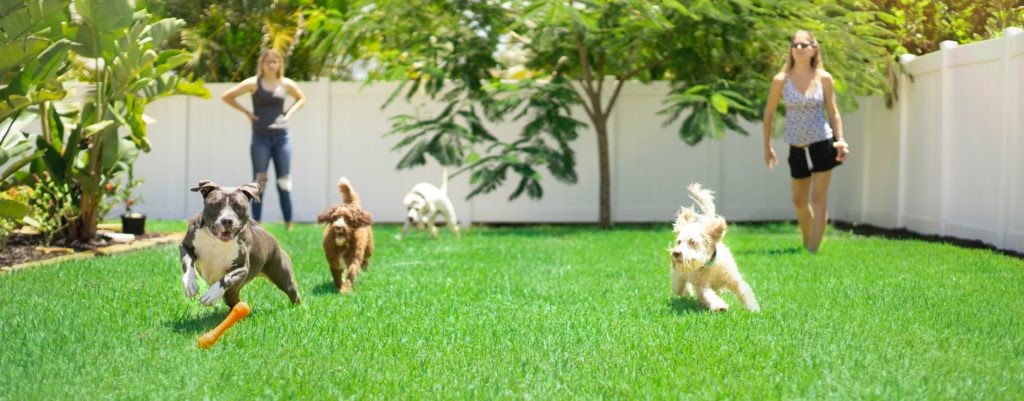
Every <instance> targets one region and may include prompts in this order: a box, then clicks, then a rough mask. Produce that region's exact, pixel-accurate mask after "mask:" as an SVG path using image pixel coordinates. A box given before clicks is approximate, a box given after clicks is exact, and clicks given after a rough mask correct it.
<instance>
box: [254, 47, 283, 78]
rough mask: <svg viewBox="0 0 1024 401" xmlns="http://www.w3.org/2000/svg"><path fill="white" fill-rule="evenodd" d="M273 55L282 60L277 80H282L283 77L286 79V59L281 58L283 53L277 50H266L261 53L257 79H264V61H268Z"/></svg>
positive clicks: (257, 64) (257, 66) (257, 62)
mask: <svg viewBox="0 0 1024 401" xmlns="http://www.w3.org/2000/svg"><path fill="white" fill-rule="evenodd" d="M271 55H274V56H277V58H278V59H280V60H281V64H280V66H279V67H278V69H277V79H281V78H282V77H284V57H283V56H281V52H279V51H277V50H275V49H264V50H263V51H262V52H260V58H259V59H258V60H256V77H257V78H261V79H262V78H263V61H264V60H266V59H267V57H270V56H271Z"/></svg>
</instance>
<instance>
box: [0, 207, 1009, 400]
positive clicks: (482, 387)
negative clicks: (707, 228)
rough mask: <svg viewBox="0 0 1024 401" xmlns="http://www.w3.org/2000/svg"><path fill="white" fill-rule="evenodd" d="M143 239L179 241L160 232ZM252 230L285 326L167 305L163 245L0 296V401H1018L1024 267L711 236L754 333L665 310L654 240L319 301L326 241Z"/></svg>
mask: <svg viewBox="0 0 1024 401" xmlns="http://www.w3.org/2000/svg"><path fill="white" fill-rule="evenodd" d="M155 223H156V224H155V225H151V226H149V227H148V229H149V230H150V231H180V230H181V229H184V223H183V222H155ZM268 229H269V230H270V231H271V232H272V233H274V234H275V235H276V236H277V237H278V238H279V239H280V240H281V241H282V243H283V246H284V248H285V249H286V250H287V251H288V252H289V254H290V255H291V257H292V259H293V262H294V264H295V266H296V275H297V277H298V279H299V285H300V288H301V293H302V296H303V305H302V306H299V307H292V306H291V305H289V303H288V301H287V298H286V297H285V296H284V294H283V293H281V292H280V291H278V290H277V289H276V288H274V287H273V285H271V284H270V283H269V282H268V281H266V280H262V279H260V280H257V281H254V282H253V283H251V284H250V285H249V286H247V287H246V289H245V290H244V291H243V293H242V298H243V299H244V300H246V301H247V302H248V303H249V304H250V305H252V307H253V313H252V315H250V316H249V317H248V318H246V319H245V320H243V321H242V322H240V323H239V324H237V325H236V326H235V327H234V328H232V329H231V330H229V331H228V333H227V334H226V335H225V336H224V337H223V338H222V339H221V340H220V342H219V343H218V344H217V345H215V346H214V347H213V348H212V349H210V350H208V351H203V350H200V349H198V348H197V347H196V344H195V341H196V339H197V338H198V337H199V335H201V334H202V333H203V332H205V331H206V330H209V329H210V328H212V327H213V326H215V325H216V324H217V323H219V322H220V320H221V319H223V317H224V316H225V315H226V313H227V308H226V307H225V306H224V305H223V304H220V305H218V306H216V307H215V308H203V307H201V306H199V305H198V304H197V302H196V301H194V300H189V299H186V298H185V297H184V296H183V295H182V289H181V282H180V275H181V270H180V267H179V265H178V262H177V249H176V247H174V246H164V247H160V248H153V249H149V250H145V251H142V252H137V253H132V254H128V255H122V256H113V257H106V258H96V259H90V260H84V261H74V262H67V263H59V264H54V265H49V266H45V267H39V268H33V269H27V270H25V271H19V272H16V273H12V274H5V275H0V294H3V300H4V302H3V303H2V304H0V341H2V342H3V344H4V345H5V346H6V347H5V351H4V352H3V353H0V369H2V371H3V372H5V373H4V375H5V379H4V380H3V381H0V394H2V396H0V398H11V399H70V398H74V399H80V398H81V399H94V398H158V399H199V398H217V399H253V398H260V399H262V398H292V397H303V398H318V399H319V398H373V399H424V398H445V399H453V398H454V399H495V398H502V399H506V398H514V399H522V398H540V399H551V398H582V399H594V398H611V397H614V398H664V399H680V398H699V399H706V398H715V399H720V398H734V399H793V398H808V399H824V398H839V399H846V398H852V399H863V398H870V399H894V400H902V399H921V398H971V399H1020V398H1021V397H1022V395H1024V362H1022V361H1024V341H1022V334H1021V333H1022V332H1024V330H1022V329H1024V316H1022V314H1021V313H1020V311H1021V310H1024V299H1022V298H1021V297H1020V292H1021V288H1024V261H1021V260H1019V259H1014V258H1010V257H1006V256H1002V255H998V254H995V253H993V252H990V251H983V250H969V249H961V248H956V247H953V246H949V245H943V244H934V243H925V242H920V241H892V240H885V239H879V238H866V237H860V236H854V235H851V234H847V233H843V232H833V231H830V232H829V233H828V236H827V238H826V243H825V245H824V246H823V250H822V253H821V254H819V255H816V256H812V255H808V254H806V253H804V252H802V251H801V250H800V248H799V241H800V239H799V236H798V233H797V232H796V228H795V227H793V226H791V225H788V224H770V225H757V226H733V227H731V228H730V232H729V234H727V236H726V242H727V243H728V244H729V245H730V246H731V247H732V249H733V252H734V254H735V256H736V258H737V261H738V262H739V264H740V270H741V272H742V273H743V274H744V275H745V277H746V278H747V280H748V281H749V282H750V284H751V286H752V287H753V288H754V291H755V293H756V294H757V296H758V300H759V301H760V303H761V307H762V308H763V312H762V313H760V314H750V313H747V312H744V311H743V310H742V309H741V308H739V304H738V302H737V301H736V298H735V297H734V296H732V295H727V296H726V300H727V301H728V302H729V303H730V305H731V306H732V308H733V310H732V311H730V312H728V313H725V314H710V313H707V312H706V311H704V310H703V308H701V307H700V306H699V305H698V304H697V303H696V301H694V300H692V299H685V298H684V299H681V298H677V297H674V296H673V295H672V294H671V291H670V288H669V279H668V256H667V254H666V252H665V248H666V247H667V246H668V243H669V241H670V239H671V234H670V232H669V227H668V225H667V224H666V225H662V226H620V227H619V228H617V229H615V230H612V231H599V230H595V229H592V228H591V227H578V226H577V227H564V226H554V227H515V228H479V227H474V228H473V229H471V230H469V231H468V232H467V233H465V235H464V236H463V237H462V238H458V239H456V238H453V237H451V236H450V234H449V233H447V232H442V237H441V239H440V240H438V241H432V240H430V239H429V238H427V237H426V236H425V235H424V234H422V233H419V234H418V235H415V236H413V237H411V238H408V239H406V240H404V241H401V242H398V241H395V240H394V239H393V236H394V234H395V233H396V231H397V229H398V228H397V227H395V226H386V225H382V226H377V227H376V229H375V232H376V240H377V255H376V256H375V257H374V259H373V262H372V264H371V270H370V271H369V273H367V274H365V275H363V276H361V277H360V280H359V281H358V282H357V284H356V292H355V294H354V295H352V296H348V297H343V296H340V295H337V294H335V293H334V292H333V286H332V285H331V279H330V275H329V273H328V270H327V266H326V262H324V260H323V254H322V251H321V249H320V245H319V241H320V234H321V232H320V229H319V228H318V227H315V226H312V225H298V226H297V227H296V229H295V230H294V231H292V232H286V231H284V229H283V226H281V225H280V224H270V225H269V226H268Z"/></svg>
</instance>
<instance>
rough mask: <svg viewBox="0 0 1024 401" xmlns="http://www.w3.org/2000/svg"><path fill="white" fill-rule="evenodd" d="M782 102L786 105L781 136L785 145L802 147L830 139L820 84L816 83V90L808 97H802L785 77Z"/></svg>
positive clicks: (830, 130) (830, 129)
mask: <svg viewBox="0 0 1024 401" xmlns="http://www.w3.org/2000/svg"><path fill="white" fill-rule="evenodd" d="M782 101H783V103H785V105H786V127H785V135H783V140H784V141H785V142H786V143H788V144H790V145H796V146H803V145H809V144H812V143H815V142H820V141H823V140H826V139H829V138H831V137H832V127H830V126H829V125H828V121H825V91H824V90H823V89H822V88H821V82H818V83H817V88H815V89H814V90H813V91H811V94H810V95H807V96H804V94H803V93H800V91H798V90H796V87H795V86H793V81H791V80H790V79H789V77H786V84H785V85H784V86H783V89H782Z"/></svg>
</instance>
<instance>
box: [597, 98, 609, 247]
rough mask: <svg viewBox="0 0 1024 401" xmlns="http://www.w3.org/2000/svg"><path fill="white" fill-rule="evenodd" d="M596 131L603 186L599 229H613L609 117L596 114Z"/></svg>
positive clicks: (598, 161)
mask: <svg viewBox="0 0 1024 401" xmlns="http://www.w3.org/2000/svg"><path fill="white" fill-rule="evenodd" d="M594 129H596V130H597V163H598V165H599V170H600V172H601V173H600V176H601V186H600V199H601V200H600V206H599V212H598V222H597V225H598V227H601V228H611V227H612V177H611V167H610V164H611V163H610V161H609V155H608V116H605V115H601V114H595V115H594Z"/></svg>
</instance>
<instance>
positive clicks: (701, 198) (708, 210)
mask: <svg viewBox="0 0 1024 401" xmlns="http://www.w3.org/2000/svg"><path fill="white" fill-rule="evenodd" d="M686 189H688V190H689V191H690V199H693V201H694V203H696V204H697V206H700V209H701V210H702V211H704V215H706V216H711V217H714V216H715V193H714V191H712V190H710V189H704V188H701V186H700V183H698V182H695V183H692V184H690V185H688V186H687V187H686Z"/></svg>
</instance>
